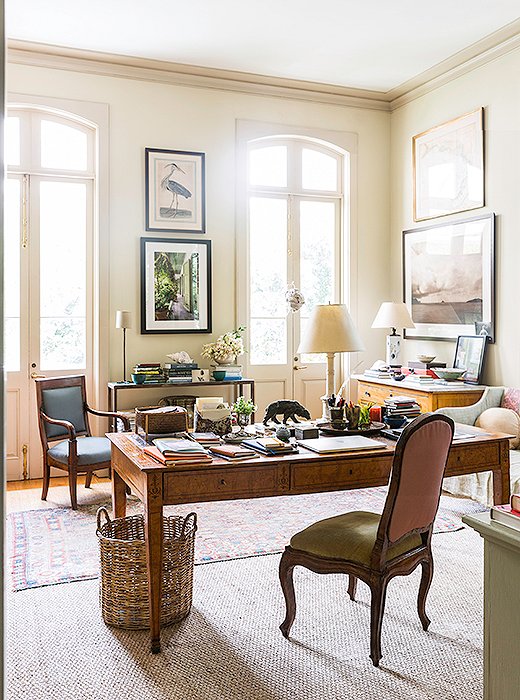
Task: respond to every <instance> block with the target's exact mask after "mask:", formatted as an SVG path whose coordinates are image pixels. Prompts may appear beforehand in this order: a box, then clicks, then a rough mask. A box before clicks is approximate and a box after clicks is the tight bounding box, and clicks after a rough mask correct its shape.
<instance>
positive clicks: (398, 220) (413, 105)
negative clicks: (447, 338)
mask: <svg viewBox="0 0 520 700" xmlns="http://www.w3.org/2000/svg"><path fill="white" fill-rule="evenodd" d="M480 106H483V107H485V118H484V122H485V201H486V206H485V207H484V209H476V210H474V211H472V212H470V213H469V215H470V216H471V215H478V214H480V213H488V212H495V214H496V215H497V216H496V246H495V251H496V276H495V303H496V316H495V320H496V343H495V344H494V345H490V346H489V347H488V355H487V360H486V362H487V365H486V370H485V375H484V381H485V383H488V384H505V385H510V386H516V387H520V323H519V313H518V304H519V302H518V288H519V284H518V281H519V274H520V267H519V261H520V185H519V181H520V51H518V50H517V51H512V52H511V53H509V54H507V55H505V56H502V57H501V58H499V59H496V60H495V61H493V62H490V63H488V64H486V65H484V66H482V67H480V68H478V69H475V70H473V71H472V72H470V73H467V74H466V75H464V76H462V77H460V78H457V79H455V80H453V81H451V82H449V83H447V84H446V85H444V86H442V87H440V88H438V89H436V90H433V91H431V92H429V93H428V94H426V95H425V96H423V97H420V98H418V99H415V100H414V101H413V102H410V103H409V104H407V105H404V106H403V107H401V108H399V109H397V110H395V111H394V112H393V113H392V116H391V203H392V206H391V209H392V212H391V266H392V276H391V289H392V295H393V298H394V299H400V298H401V294H402V287H401V284H402V283H401V279H402V277H401V270H402V267H401V240H402V233H401V232H402V231H404V230H406V229H409V228H414V227H418V226H420V225H421V224H417V223H414V221H413V214H412V204H413V202H412V196H413V195H412V193H413V187H412V150H411V139H412V136H414V135H415V134H418V133H421V132H422V131H424V130H425V129H428V128H430V127H432V126H435V125H437V124H440V123H442V122H444V121H447V120H448V119H452V118H454V117H457V116H459V115H461V114H464V113H465V112H469V111H471V110H473V109H476V108H477V107H480ZM465 216H466V215H465V214H457V215H454V216H453V217H445V218H443V219H442V220H448V219H449V218H450V219H458V218H465ZM437 221H439V220H437ZM434 222H435V220H433V221H432V222H431V223H434ZM427 223H429V222H427ZM430 351H431V353H432V354H435V355H437V357H438V359H439V360H442V361H446V362H448V364H451V363H452V360H453V355H454V352H455V345H454V343H448V342H440V341H435V342H434V341H411V340H407V341H405V343H404V358H405V360H409V359H414V358H415V356H416V355H417V353H420V352H425V353H426V352H428V353H429V352H430Z"/></svg>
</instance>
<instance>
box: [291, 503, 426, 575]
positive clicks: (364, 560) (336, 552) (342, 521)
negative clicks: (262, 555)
mask: <svg viewBox="0 0 520 700" xmlns="http://www.w3.org/2000/svg"><path fill="white" fill-rule="evenodd" d="M380 518H381V516H380V515H378V514H377V513H368V512H366V511H354V512H352V513H344V514H343V515H336V516H335V517H333V518H326V519H325V520H320V521H318V522H317V523H314V524H313V525H310V526H309V527H307V528H305V530H302V531H301V532H298V533H297V534H296V535H293V537H292V538H291V547H292V548H293V549H298V550H299V551H302V552H308V553H309V554H314V555H315V556H318V557H325V558H327V559H344V560H348V561H354V562H357V563H359V564H365V565H366V566H368V565H370V555H371V554H372V550H373V548H374V544H375V542H376V537H377V529H378V527H379V520H380ZM421 543H422V540H421V538H420V536H419V535H417V534H412V535H407V536H406V537H404V538H403V539H402V540H401V541H400V542H399V543H398V544H396V545H394V546H392V547H390V548H389V550H388V557H387V558H388V559H395V557H398V556H399V555H400V554H404V553H405V552H409V551H411V550H412V549H414V548H415V547H419V546H420V545H421Z"/></svg>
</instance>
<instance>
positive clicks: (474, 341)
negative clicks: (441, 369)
mask: <svg viewBox="0 0 520 700" xmlns="http://www.w3.org/2000/svg"><path fill="white" fill-rule="evenodd" d="M486 346H487V337H486V336H485V335H459V337H458V338H457V347H456V348H455V359H454V360H453V366H454V367H459V368H460V369H462V368H464V369H465V370H466V373H465V374H464V376H463V377H462V381H464V382H468V383H469V384H480V377H481V375H482V367H483V365H484V354H485V352H486Z"/></svg>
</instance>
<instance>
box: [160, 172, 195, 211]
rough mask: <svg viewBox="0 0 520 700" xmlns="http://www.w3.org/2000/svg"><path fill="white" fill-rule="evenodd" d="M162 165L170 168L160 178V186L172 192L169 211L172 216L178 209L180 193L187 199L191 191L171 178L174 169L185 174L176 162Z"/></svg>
mask: <svg viewBox="0 0 520 700" xmlns="http://www.w3.org/2000/svg"><path fill="white" fill-rule="evenodd" d="M164 167H165V168H170V172H169V173H168V174H167V175H165V176H164V177H163V179H162V180H161V188H162V189H163V190H168V191H169V192H171V193H172V201H171V202H170V207H169V211H170V212H172V216H176V214H177V213H178V210H179V195H181V197H185V198H186V199H189V198H190V197H191V192H190V191H189V190H188V189H187V188H186V187H184V185H181V183H180V182H177V181H176V180H172V179H171V178H172V175H173V173H174V172H176V171H179V172H180V173H184V175H185V174H186V173H185V172H184V170H183V169H182V168H181V167H179V166H178V165H177V163H168V164H167V165H165V166H164ZM174 203H175V206H174Z"/></svg>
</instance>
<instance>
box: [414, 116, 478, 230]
mask: <svg viewBox="0 0 520 700" xmlns="http://www.w3.org/2000/svg"><path fill="white" fill-rule="evenodd" d="M483 119H484V109H483V108H482V107H481V108H479V109H476V110H475V111H474V112H470V113H469V114H464V115H463V116H461V117H458V118H457V119H452V120H451V121H449V122H446V123H444V124H440V125H439V126H435V127H433V128H432V129H428V131H424V132H423V133H422V134H418V135H417V136H414V137H413V139H412V146H413V171H414V198H413V204H414V215H413V218H414V221H423V220H424V219H432V218H435V217H437V216H446V215H447V214H454V213H455V212H461V211H468V210H470V209H478V208H479V207H483V206H484V130H483Z"/></svg>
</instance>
